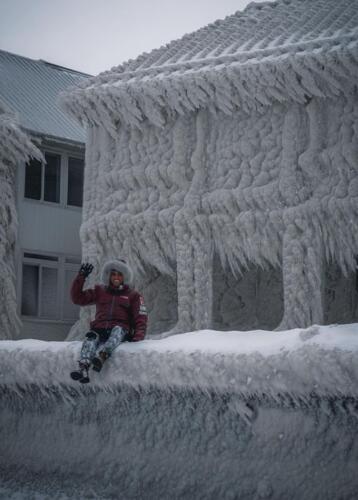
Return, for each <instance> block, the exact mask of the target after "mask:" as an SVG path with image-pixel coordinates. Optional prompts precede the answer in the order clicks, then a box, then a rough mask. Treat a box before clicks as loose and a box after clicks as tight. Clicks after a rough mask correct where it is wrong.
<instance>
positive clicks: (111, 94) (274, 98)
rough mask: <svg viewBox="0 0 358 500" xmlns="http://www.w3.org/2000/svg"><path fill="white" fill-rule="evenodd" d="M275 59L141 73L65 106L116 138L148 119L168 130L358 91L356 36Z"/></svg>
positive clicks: (78, 95)
mask: <svg viewBox="0 0 358 500" xmlns="http://www.w3.org/2000/svg"><path fill="white" fill-rule="evenodd" d="M277 52H278V51H277V49H276V50H275V51H273V50H268V49H266V50H261V51H257V52H253V53H252V52H251V53H250V54H247V55H240V57H230V56H222V57H221V58H216V59H215V62H212V63H210V61H203V62H200V61H198V62H195V63H188V64H186V65H185V64H178V65H174V67H171V66H167V67H165V68H151V69H148V70H137V71H136V72H133V73H129V74H126V73H124V74H123V75H120V77H119V78H118V80H117V81H111V82H108V83H100V84H98V85H96V84H93V85H90V86H88V87H86V88H83V89H72V90H71V91H70V92H67V93H66V94H63V96H62V99H63V103H64V105H65V107H66V109H67V110H68V111H69V113H71V114H72V115H73V116H75V117H76V118H77V119H78V120H81V121H85V122H88V123H91V124H95V125H102V126H104V127H105V128H106V129H107V130H108V131H109V132H110V133H111V134H113V135H114V136H116V134H117V133H118V125H119V123H124V124H126V125H132V126H140V124H141V122H142V121H143V120H149V121H150V122H151V123H153V124H154V125H157V126H164V125H165V123H166V122H167V120H168V118H172V117H173V116H176V115H179V116H180V115H185V114H187V113H190V112H196V111H197V110H198V109H200V108H208V109H209V110H211V111H212V112H214V113H215V112H218V111H220V112H223V113H225V114H227V115H231V114H233V113H234V112H235V111H243V112H246V113H249V112H250V111H251V110H260V109H262V107H265V106H268V105H272V104H273V103H275V102H280V103H283V102H298V103H306V102H307V101H308V100H309V99H311V98H312V97H327V98H328V97H331V98H332V97H336V96H338V95H340V94H349V93H351V92H352V91H353V90H354V89H355V88H356V86H357V84H356V81H357V76H358V40H357V32H354V33H352V34H351V35H346V36H343V37H340V38H337V39H327V40H324V41H322V40H320V41H319V42H317V43H312V42H310V43H306V44H297V45H293V47H292V48H291V50H285V49H282V51H280V52H279V53H277ZM138 73H139V74H138Z"/></svg>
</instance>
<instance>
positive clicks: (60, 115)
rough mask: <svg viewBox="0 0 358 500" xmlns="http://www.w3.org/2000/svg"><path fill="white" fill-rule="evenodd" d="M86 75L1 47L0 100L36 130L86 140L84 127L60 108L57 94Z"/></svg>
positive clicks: (60, 137)
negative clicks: (10, 51) (4, 49)
mask: <svg viewBox="0 0 358 500" xmlns="http://www.w3.org/2000/svg"><path fill="white" fill-rule="evenodd" d="M89 76H90V75H86V74H85V73H80V72H78V71H74V70H71V69H67V68H63V67H61V66H57V65H55V64H51V63H48V62H46V61H42V60H38V61H36V60H33V59H29V58H27V57H22V56H19V55H16V54H11V53H9V52H5V51H3V50H0V100H2V101H3V102H4V103H5V104H7V106H8V107H9V108H10V110H11V111H13V112H14V113H16V114H17V115H18V120H19V123H20V125H21V126H22V127H23V128H24V129H26V130H28V131H30V132H33V133H35V134H41V135H46V136H50V137H54V138H56V139H64V140H66V141H75V142H82V143H84V142H85V131H84V129H83V128H82V127H81V126H80V125H79V124H78V123H77V122H76V121H75V120H74V119H73V118H71V117H69V116H68V115H67V114H66V112H65V111H63V110H62V109H61V108H60V106H59V103H58V94H59V92H61V91H63V90H65V89H67V88H68V87H71V86H72V85H75V84H76V83H79V82H80V81H81V80H84V79H86V78H88V77H89Z"/></svg>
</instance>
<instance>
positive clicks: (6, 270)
mask: <svg viewBox="0 0 358 500" xmlns="http://www.w3.org/2000/svg"><path fill="white" fill-rule="evenodd" d="M29 157H34V158H38V159H43V158H42V155H41V153H40V151H39V150H38V149H37V147H36V146H35V145H34V144H33V143H32V142H31V141H30V139H29V137H28V136H27V135H26V134H25V133H24V132H23V131H22V130H21V129H20V127H19V125H18V122H17V119H16V117H15V116H14V115H13V114H12V113H11V112H10V111H9V109H8V108H7V107H6V106H5V105H4V104H3V103H2V102H1V101H0V277H1V280H0V338H13V337H15V336H16V334H17V333H18V332H19V327H20V319H19V318H18V315H17V301H16V291H15V273H14V258H15V255H14V254H15V242H16V238H17V210H16V198H15V176H16V168H17V165H18V164H19V162H20V161H26V160H27V159H28V158H29Z"/></svg>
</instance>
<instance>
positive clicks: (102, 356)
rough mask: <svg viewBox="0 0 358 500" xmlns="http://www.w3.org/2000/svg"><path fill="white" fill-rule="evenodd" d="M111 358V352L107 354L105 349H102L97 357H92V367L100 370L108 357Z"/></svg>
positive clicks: (97, 370) (96, 370)
mask: <svg viewBox="0 0 358 500" xmlns="http://www.w3.org/2000/svg"><path fill="white" fill-rule="evenodd" d="M107 358H109V354H107V353H106V352H105V351H101V352H100V353H99V354H98V357H97V358H93V359H92V368H93V369H94V371H95V372H100V371H101V370H102V367H103V363H104V362H105V361H106V359H107Z"/></svg>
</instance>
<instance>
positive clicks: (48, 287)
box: [41, 267, 59, 319]
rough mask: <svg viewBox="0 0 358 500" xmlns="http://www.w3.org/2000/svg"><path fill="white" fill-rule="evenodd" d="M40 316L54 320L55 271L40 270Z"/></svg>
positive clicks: (55, 311)
mask: <svg viewBox="0 0 358 500" xmlns="http://www.w3.org/2000/svg"><path fill="white" fill-rule="evenodd" d="M41 283H42V286H41V316H43V317H45V318H52V319H56V318H57V317H58V316H59V313H58V311H57V269H54V268H50V267H43V268H42V280H41Z"/></svg>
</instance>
